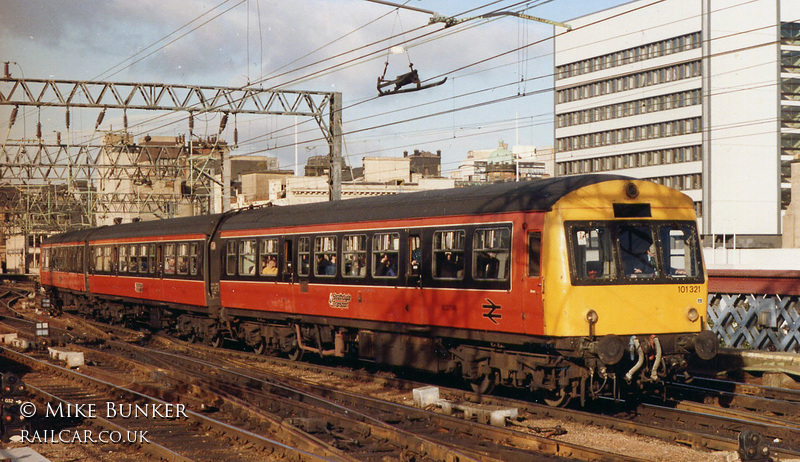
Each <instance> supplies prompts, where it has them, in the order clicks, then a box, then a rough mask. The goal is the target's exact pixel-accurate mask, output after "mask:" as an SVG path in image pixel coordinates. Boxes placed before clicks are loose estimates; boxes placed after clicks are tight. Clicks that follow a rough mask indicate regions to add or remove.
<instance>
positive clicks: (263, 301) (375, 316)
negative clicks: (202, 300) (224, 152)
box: [220, 212, 544, 335]
mask: <svg viewBox="0 0 800 462" xmlns="http://www.w3.org/2000/svg"><path fill="white" fill-rule="evenodd" d="M543 221H544V214H543V213H541V212H538V213H528V214H524V213H509V214H502V215H491V216H488V215H487V216H477V217H476V216H471V217H467V218H463V217H437V218H432V219H425V220H418V221H415V222H414V223H413V225H412V227H413V228H419V227H428V226H449V225H453V224H458V223H465V222H466V223H482V222H485V223H499V222H505V223H508V222H511V223H512V228H513V231H512V232H513V234H512V246H511V255H512V260H511V273H510V278H511V288H510V290H476V289H450V288H433V287H423V288H417V287H413V288H412V287H394V286H375V285H366V284H365V285H349V284H325V283H320V282H311V283H309V284H308V291H307V292H301V291H300V284H291V283H284V282H274V281H263V280H261V281H260V280H253V281H241V280H238V281H232V280H227V281H225V280H223V281H221V282H220V300H221V303H222V306H224V307H229V308H239V309H250V310H257V311H271V312H279V313H286V314H294V315H310V316H323V317H328V318H348V319H358V320H365V321H377V322H393V323H404V324H413V325H419V326H439V327H447V328H456V329H470V330H481V331H498V332H507V333H518V334H527V335H540V334H543V332H544V325H543V313H542V306H543V305H542V294H541V278H532V277H528V276H527V268H526V265H527V253H526V250H525V249H527V243H526V238H527V233H526V230H527V229H530V230H534V229H541V226H542V224H543ZM523 223H524V226H523ZM397 227H404V228H408V227H409V223H408V222H401V221H397V222H381V223H352V224H351V223H346V224H336V225H320V226H313V227H304V228H303V229H302V231H303V232H308V233H310V232H332V231H348V230H366V229H375V228H397ZM296 231H297V230H293V229H286V228H280V229H262V230H241V231H227V232H223V233H222V236H223V237H241V236H254V235H276V234H283V233H286V234H289V233H292V232H296ZM401 279H402V277H401V278H398V280H401Z"/></svg>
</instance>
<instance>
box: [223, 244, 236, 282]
mask: <svg viewBox="0 0 800 462" xmlns="http://www.w3.org/2000/svg"><path fill="white" fill-rule="evenodd" d="M225 274H227V275H228V276H233V275H235V274H236V241H232V240H231V241H228V242H227V244H225Z"/></svg>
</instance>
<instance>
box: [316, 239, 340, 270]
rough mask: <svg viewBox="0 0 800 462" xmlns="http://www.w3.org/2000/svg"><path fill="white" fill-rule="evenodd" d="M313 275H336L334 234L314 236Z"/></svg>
mask: <svg viewBox="0 0 800 462" xmlns="http://www.w3.org/2000/svg"><path fill="white" fill-rule="evenodd" d="M314 259H315V262H314V276H336V236H317V237H316V238H314Z"/></svg>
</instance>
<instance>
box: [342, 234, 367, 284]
mask: <svg viewBox="0 0 800 462" xmlns="http://www.w3.org/2000/svg"><path fill="white" fill-rule="evenodd" d="M366 275H367V236H366V235H364V234H356V235H349V236H344V237H343V238H342V276H344V277H351V278H363V277H364V276H366Z"/></svg>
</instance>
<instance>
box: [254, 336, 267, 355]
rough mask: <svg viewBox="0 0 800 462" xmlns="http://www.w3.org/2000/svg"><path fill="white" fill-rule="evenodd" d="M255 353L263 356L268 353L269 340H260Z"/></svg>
mask: <svg viewBox="0 0 800 462" xmlns="http://www.w3.org/2000/svg"><path fill="white" fill-rule="evenodd" d="M253 353H255V354H257V355H259V356H261V355H263V354H266V353H267V341H266V340H265V339H263V338H262V339H261V341H260V342H258V345H256V346H255V347H254V348H253Z"/></svg>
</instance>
